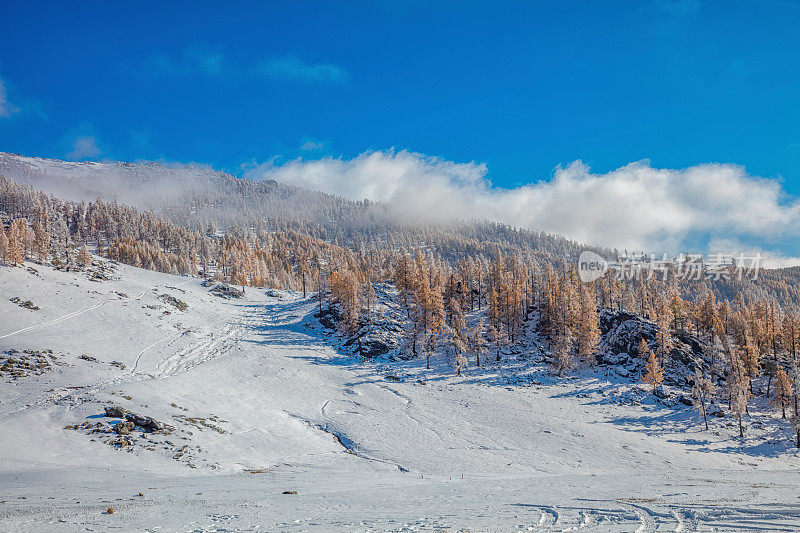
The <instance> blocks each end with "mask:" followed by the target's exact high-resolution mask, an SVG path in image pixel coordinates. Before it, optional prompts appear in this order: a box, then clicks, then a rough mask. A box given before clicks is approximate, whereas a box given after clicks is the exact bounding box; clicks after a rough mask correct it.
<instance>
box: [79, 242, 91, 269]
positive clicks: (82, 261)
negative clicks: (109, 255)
mask: <svg viewBox="0 0 800 533" xmlns="http://www.w3.org/2000/svg"><path fill="white" fill-rule="evenodd" d="M78 264H79V265H80V266H82V267H87V266H89V265H91V264H92V255H91V254H90V253H89V248H87V247H86V245H85V244H84V245H83V246H82V247H81V250H80V252H78Z"/></svg>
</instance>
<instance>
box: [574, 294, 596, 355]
mask: <svg viewBox="0 0 800 533" xmlns="http://www.w3.org/2000/svg"><path fill="white" fill-rule="evenodd" d="M577 343H578V357H580V358H581V360H583V361H584V362H586V363H587V364H589V365H594V364H595V362H596V359H595V356H596V354H597V346H598V345H599V344H600V326H599V317H598V315H597V307H596V305H595V299H594V294H593V291H590V290H589V289H587V288H585V287H581V290H580V318H579V321H578V335H577Z"/></svg>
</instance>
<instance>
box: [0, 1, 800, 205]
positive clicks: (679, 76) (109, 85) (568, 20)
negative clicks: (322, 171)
mask: <svg viewBox="0 0 800 533" xmlns="http://www.w3.org/2000/svg"><path fill="white" fill-rule="evenodd" d="M0 25H1V27H2V31H0V80H2V84H3V85H2V87H3V91H2V92H0V151H7V152H20V153H22V154H24V155H40V156H47V157H56V158H68V159H101V158H108V159H121V160H139V159H165V160H169V161H182V162H201V163H208V164H211V165H213V166H215V167H217V168H222V169H225V170H229V171H233V172H236V173H242V172H243V170H242V168H243V167H242V165H248V166H249V167H252V165H253V163H264V162H272V164H273V165H275V164H277V165H280V164H282V163H285V162H288V161H291V160H293V159H295V158H298V157H302V158H304V159H316V158H320V157H324V156H334V157H342V158H344V159H350V158H354V157H357V156H358V155H359V154H362V153H364V152H365V151H369V150H379V151H381V150H388V149H391V148H394V149H396V150H398V151H400V150H408V151H410V152H413V153H421V154H427V155H430V156H435V157H437V158H441V159H442V160H444V161H454V162H457V163H469V162H476V163H478V164H484V165H485V168H486V172H485V177H488V179H490V180H491V181H492V183H493V184H494V185H495V186H498V187H516V186H519V185H522V184H526V183H531V182H537V181H539V180H549V179H551V177H552V176H553V175H554V169H555V168H556V167H557V165H564V166H566V165H568V164H570V163H571V162H572V161H575V160H581V161H583V162H584V163H585V164H586V165H588V166H589V167H590V168H591V170H592V172H595V173H606V172H609V171H612V170H614V169H617V168H619V167H622V166H623V165H626V164H628V163H630V162H635V161H640V160H643V159H647V160H649V161H650V164H651V165H652V166H653V167H655V168H685V167H691V166H695V165H698V164H703V163H709V162H716V163H727V164H737V165H743V166H744V167H745V169H746V171H747V173H748V174H749V175H753V176H764V177H768V178H773V179H777V180H779V181H780V183H781V187H782V188H783V192H784V193H788V195H790V199H791V197H792V196H796V195H798V194H800V98H799V97H798V95H800V31H798V28H800V2H797V1H796V0H774V1H768V0H765V1H759V2H755V1H738V0H730V1H725V2H710V1H705V0H675V1H668V0H653V1H645V2H570V1H563V2H508V3H506V2H463V1H462V2H416V1H399V0H383V1H377V2H330V3H323V2H272V3H270V2H258V3H245V2H230V3H220V2H175V3H167V2H165V3H148V2H135V3H128V4H118V3H111V2H70V3H65V2H57V3H55V2H54V3H52V4H48V3H42V2H13V3H6V4H5V5H4V7H3V20H2V22H0ZM3 93H4V94H3ZM782 194H783V193H782Z"/></svg>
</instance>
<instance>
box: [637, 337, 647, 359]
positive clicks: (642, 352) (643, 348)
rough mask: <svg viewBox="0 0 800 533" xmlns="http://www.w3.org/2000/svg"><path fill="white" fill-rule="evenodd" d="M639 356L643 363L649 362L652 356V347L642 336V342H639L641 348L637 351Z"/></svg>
mask: <svg viewBox="0 0 800 533" xmlns="http://www.w3.org/2000/svg"><path fill="white" fill-rule="evenodd" d="M637 355H638V356H639V359H641V360H642V361H647V358H648V357H649V356H650V346H648V344H647V341H646V340H644V335H642V338H641V340H640V341H639V348H638V349H637Z"/></svg>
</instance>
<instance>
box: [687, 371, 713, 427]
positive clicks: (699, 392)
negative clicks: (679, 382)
mask: <svg viewBox="0 0 800 533" xmlns="http://www.w3.org/2000/svg"><path fill="white" fill-rule="evenodd" d="M715 389H716V387H715V386H714V382H713V381H711V380H710V379H709V378H707V377H705V376H704V375H703V373H702V372H701V371H700V367H699V366H698V367H697V369H696V370H695V375H694V385H692V399H693V400H694V406H695V408H696V409H697V410H698V411H700V413H701V414H702V415H703V423H704V424H705V425H706V431H708V415H707V413H706V399H707V398H709V397H713V394H714V390H715Z"/></svg>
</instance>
